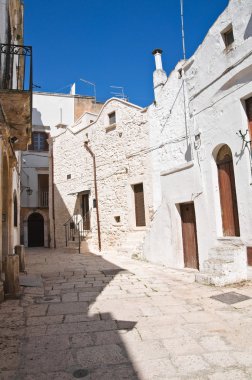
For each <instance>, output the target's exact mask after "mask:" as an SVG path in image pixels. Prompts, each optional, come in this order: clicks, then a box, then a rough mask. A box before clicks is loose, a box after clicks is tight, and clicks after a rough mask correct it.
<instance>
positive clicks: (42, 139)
mask: <svg viewBox="0 0 252 380" xmlns="http://www.w3.org/2000/svg"><path fill="white" fill-rule="evenodd" d="M47 139H48V134H47V133H45V132H32V144H31V145H29V147H28V149H29V150H36V151H48V142H47Z"/></svg>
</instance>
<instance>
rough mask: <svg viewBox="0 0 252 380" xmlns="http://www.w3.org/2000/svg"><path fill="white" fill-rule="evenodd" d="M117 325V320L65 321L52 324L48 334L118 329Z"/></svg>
mask: <svg viewBox="0 0 252 380" xmlns="http://www.w3.org/2000/svg"><path fill="white" fill-rule="evenodd" d="M116 329H117V325H116V323H115V321H93V322H79V323H64V324H62V325H60V324H58V325H50V326H48V328H47V332H46V334H47V335H51V334H55V335H60V334H77V333H82V332H86V333H88V332H95V331H106V330H116Z"/></svg>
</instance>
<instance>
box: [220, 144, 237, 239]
mask: <svg viewBox="0 0 252 380" xmlns="http://www.w3.org/2000/svg"><path fill="white" fill-rule="evenodd" d="M216 163H217V168H218V179H219V190H220V203H221V214H222V227H223V235H224V236H240V227H239V216H238V207H237V199H236V188H235V177H234V167H233V157H232V152H231V149H230V148H229V146H228V145H223V146H222V147H221V148H220V150H219V152H218V154H217V160H216Z"/></svg>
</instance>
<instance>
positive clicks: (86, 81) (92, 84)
mask: <svg viewBox="0 0 252 380" xmlns="http://www.w3.org/2000/svg"><path fill="white" fill-rule="evenodd" d="M80 81H82V82H84V83H87V84H90V85H91V86H93V87H94V99H95V103H96V85H95V83H92V82H89V81H88V80H86V79H82V78H80Z"/></svg>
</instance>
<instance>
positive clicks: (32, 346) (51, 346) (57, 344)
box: [22, 335, 70, 353]
mask: <svg viewBox="0 0 252 380" xmlns="http://www.w3.org/2000/svg"><path fill="white" fill-rule="evenodd" d="M68 348H70V340H69V336H68V335H62V336H59V335H56V336H30V337H29V338H27V340H25V341H24V342H23V344H22V351H23V352H30V353H33V352H39V351H44V350H46V351H62V350H63V351H64V350H67V349H68Z"/></svg>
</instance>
